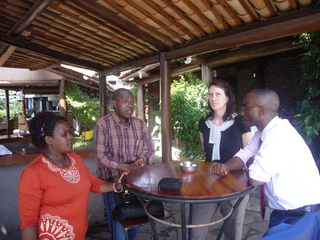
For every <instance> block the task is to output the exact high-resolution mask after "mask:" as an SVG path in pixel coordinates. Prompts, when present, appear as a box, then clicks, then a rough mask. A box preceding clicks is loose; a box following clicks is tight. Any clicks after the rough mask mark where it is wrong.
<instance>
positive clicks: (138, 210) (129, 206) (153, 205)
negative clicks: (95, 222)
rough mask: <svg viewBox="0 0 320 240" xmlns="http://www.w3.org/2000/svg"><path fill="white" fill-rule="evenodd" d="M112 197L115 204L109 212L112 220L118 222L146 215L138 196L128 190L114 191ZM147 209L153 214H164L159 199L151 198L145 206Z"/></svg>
mask: <svg viewBox="0 0 320 240" xmlns="http://www.w3.org/2000/svg"><path fill="white" fill-rule="evenodd" d="M114 198H115V201H116V204H117V205H116V206H115V208H114V209H113V210H112V212H111V215H112V219H113V221H115V222H119V221H122V220H125V219H132V218H143V217H147V214H146V212H145V211H144V208H143V206H142V205H141V203H140V201H139V199H138V197H137V196H136V195H134V194H132V193H129V192H128V190H125V191H124V192H121V193H114ZM147 210H148V212H149V213H150V214H151V215H153V216H163V215H164V206H163V203H162V202H161V201H157V200H151V201H150V202H149V204H148V206H147Z"/></svg>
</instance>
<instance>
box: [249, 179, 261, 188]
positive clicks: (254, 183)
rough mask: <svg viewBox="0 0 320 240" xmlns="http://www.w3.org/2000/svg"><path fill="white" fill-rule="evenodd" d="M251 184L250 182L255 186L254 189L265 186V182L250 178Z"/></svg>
mask: <svg viewBox="0 0 320 240" xmlns="http://www.w3.org/2000/svg"><path fill="white" fill-rule="evenodd" d="M249 182H250V185H251V186H254V187H256V186H259V185H263V184H264V182H260V181H257V180H254V179H253V178H251V177H249Z"/></svg>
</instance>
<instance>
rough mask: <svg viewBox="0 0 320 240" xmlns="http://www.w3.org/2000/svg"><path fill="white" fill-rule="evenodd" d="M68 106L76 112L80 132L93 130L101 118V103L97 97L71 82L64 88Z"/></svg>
mask: <svg viewBox="0 0 320 240" xmlns="http://www.w3.org/2000/svg"><path fill="white" fill-rule="evenodd" d="M64 92H65V93H66V100H67V103H68V108H69V109H70V110H71V111H72V113H73V114H74V116H75V118H76V121H77V122H78V124H79V132H80V133H81V132H83V131H87V130H93V129H94V127H95V124H96V122H97V121H98V119H99V118H100V108H99V106H100V103H99V100H98V99H96V98H90V96H89V95H88V94H86V93H84V92H82V91H81V89H80V87H79V86H78V85H75V84H70V85H68V86H66V87H65V88H64Z"/></svg>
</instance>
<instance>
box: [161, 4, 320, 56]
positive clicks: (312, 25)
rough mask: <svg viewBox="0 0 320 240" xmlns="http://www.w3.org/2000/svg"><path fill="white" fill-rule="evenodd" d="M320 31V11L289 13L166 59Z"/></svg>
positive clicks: (181, 50) (190, 47) (185, 48)
mask: <svg viewBox="0 0 320 240" xmlns="http://www.w3.org/2000/svg"><path fill="white" fill-rule="evenodd" d="M319 29H320V9H319V8H318V9H307V10H302V11H301V12H299V13H294V14H290V13H288V14H287V15H283V16H279V17H275V18H273V19H269V20H268V21H266V22H263V21H260V22H257V23H254V24H250V25H246V26H243V27H238V28H236V29H234V30H230V31H227V32H225V33H221V34H214V35H213V37H212V38H213V39H209V40H208V38H207V39H206V40H204V41H199V42H198V43H195V44H192V45H191V44H190V45H189V46H187V47H181V48H179V49H176V50H173V51H170V52H168V53H167V54H166V59H167V60H175V59H181V58H184V57H188V56H193V55H197V54H200V53H206V52H212V51H214V50H216V49H221V48H229V47H239V46H243V45H248V44H252V43H258V42H263V41H268V40H273V39H278V38H281V37H287V36H293V35H296V34H300V33H303V32H312V31H316V30H319Z"/></svg>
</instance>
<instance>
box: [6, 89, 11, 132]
mask: <svg viewBox="0 0 320 240" xmlns="http://www.w3.org/2000/svg"><path fill="white" fill-rule="evenodd" d="M5 94H6V118H7V125H6V128H7V131H8V133H9V120H10V99H9V90H7V89H6V90H5Z"/></svg>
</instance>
